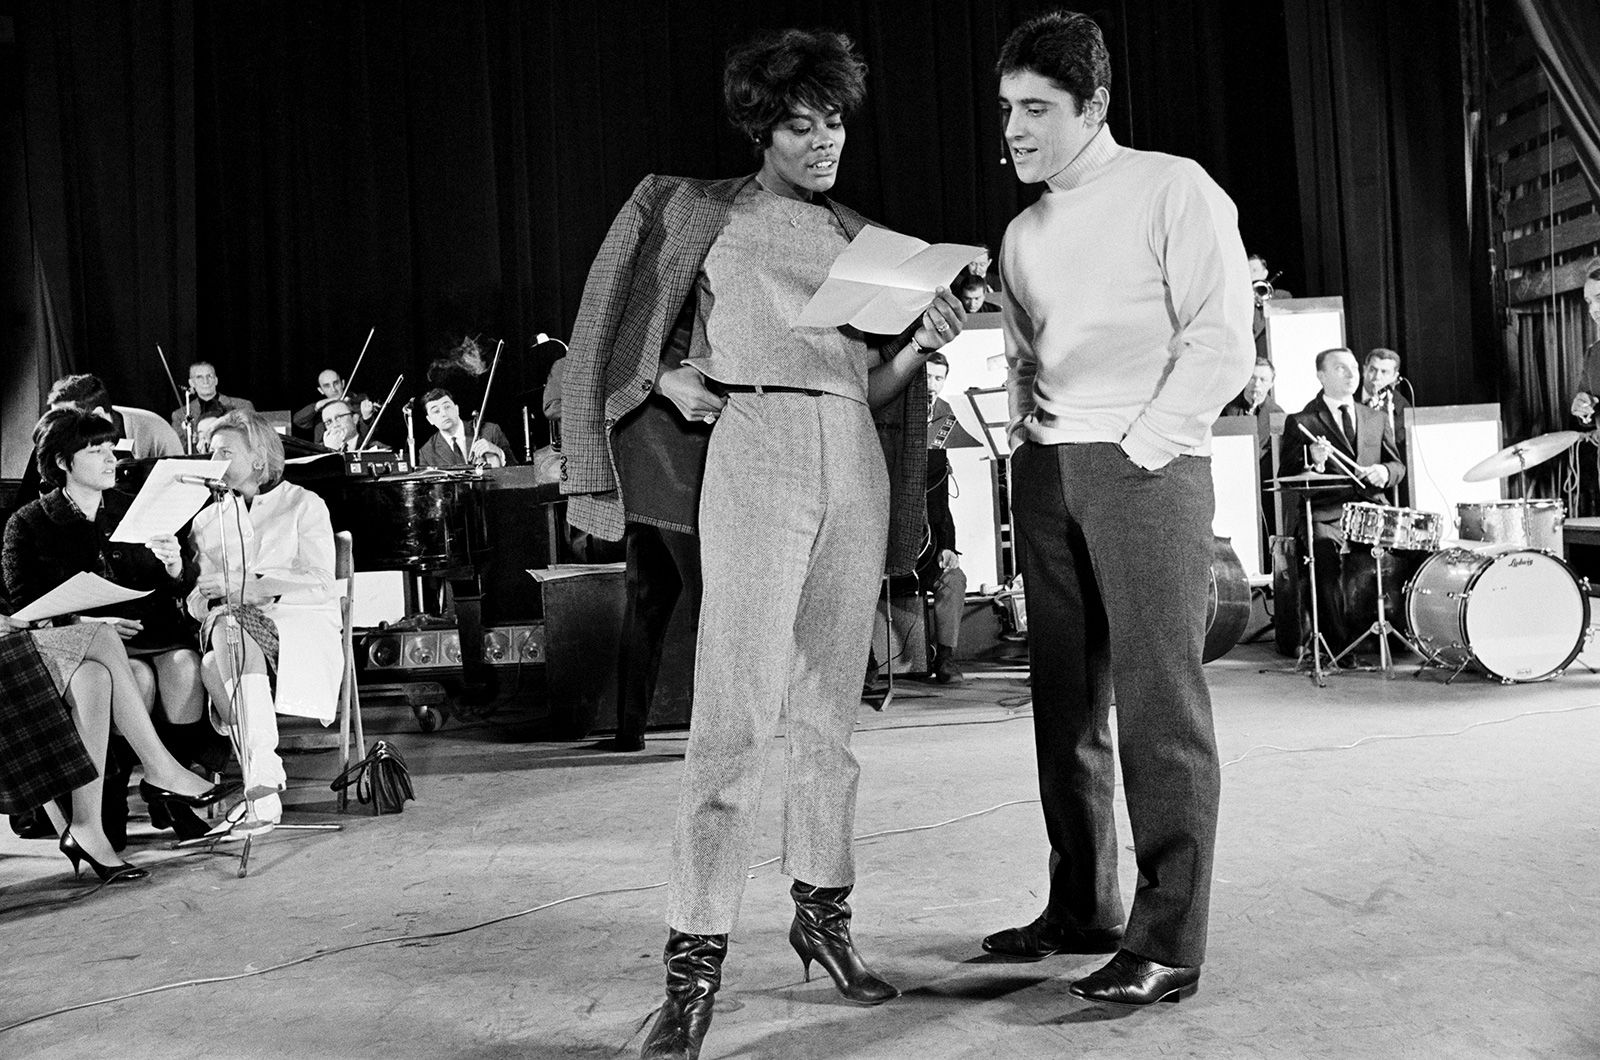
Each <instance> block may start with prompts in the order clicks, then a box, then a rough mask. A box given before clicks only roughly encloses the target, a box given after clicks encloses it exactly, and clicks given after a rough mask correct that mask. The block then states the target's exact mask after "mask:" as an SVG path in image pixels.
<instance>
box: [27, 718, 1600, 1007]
mask: <svg viewBox="0 0 1600 1060" xmlns="http://www.w3.org/2000/svg"><path fill="white" fill-rule="evenodd" d="M1597 709H1600V704H1589V705H1587V706H1578V707H1563V708H1558V709H1551V710H1528V711H1523V712H1522V713H1520V714H1513V715H1511V716H1510V717H1505V718H1490V719H1487V720H1485V721H1475V722H1473V723H1472V724H1470V725H1465V726H1463V727H1461V728H1459V729H1454V730H1451V731H1448V732H1421V733H1382V734H1377V735H1373V736H1363V737H1361V738H1360V739H1359V740H1355V741H1354V742H1352V743H1348V744H1331V745H1326V746H1319V747H1279V746H1277V745H1274V744H1258V745H1256V746H1254V747H1251V748H1249V749H1247V750H1246V751H1245V752H1244V753H1243V754H1241V755H1238V756H1236V757H1234V758H1231V759H1229V760H1228V761H1226V762H1223V763H1222V764H1221V766H1220V768H1223V769H1226V768H1227V767H1228V766H1231V765H1236V764H1238V763H1240V762H1243V761H1244V760H1245V759H1247V758H1250V757H1252V756H1254V755H1255V752H1256V751H1263V750H1270V751H1276V752H1278V753H1280V754H1316V753H1323V752H1329V751H1348V750H1352V749H1354V748H1356V747H1360V746H1361V745H1362V744H1366V743H1374V742H1377V741H1380V740H1418V739H1438V738H1448V737H1452V736H1460V735H1462V734H1463V733H1466V732H1470V731H1471V730H1473V729H1477V728H1481V727H1483V726H1486V725H1504V724H1506V723H1508V722H1513V721H1519V720H1521V719H1523V718H1531V717H1538V716H1541V715H1551V714H1571V713H1574V712H1577V711H1585V710H1597ZM1017 716H1021V715H1017ZM1009 720H1012V719H1011V718H997V719H989V721H985V722H952V723H948V724H958V725H960V724H989V723H991V722H994V721H1009ZM920 727H924V726H890V728H920ZM869 731H877V730H869ZM1257 757H1259V756H1257ZM1119 786H1120V784H1119ZM1038 801H1039V800H1038V799H1037V798H1032V799H1011V800H1008V801H1006V802H1001V803H996V804H995V805H993V806H990V807H987V808H985V809H982V810H974V811H972V812H970V813H964V814H961V815H959V816H956V817H951V818H948V819H946V820H943V821H935V822H933V823H931V824H921V825H910V826H908V827H904V828H886V829H883V830H881V831H877V832H866V833H863V834H862V835H858V836H856V837H854V840H853V842H856V843H860V842H863V841H865V840H868V839H878V838H881V837H884V836H892V835H909V834H911V833H914V832H926V831H931V830H932V829H935V828H944V827H946V826H948V825H952V824H958V823H960V822H962V821H970V820H972V819H973V818H975V817H983V816H985V815H987V814H991V813H994V812H996V811H998V810H1003V809H1007V808H1009V807H1012V806H1028V805H1032V804H1034V803H1037V802H1038ZM780 860H782V858H781V856H778V857H771V858H767V859H765V860H763V861H758V862H756V863H755V864H754V865H751V866H750V867H749V869H748V870H747V871H750V872H754V871H755V870H756V869H761V868H766V867H767V866H769V865H774V864H776V863H777V862H778V861H780ZM666 885H667V881H665V880H662V881H661V882H660V883H649V884H640V885H637V886H633V887H608V888H605V889H604V890H598V891H586V892H584V893H582V894H571V895H567V896H566V897H564V898H557V899H554V900H552V901H549V902H544V903H542V904H540V905H536V906H531V907H530V908H527V909H522V910H518V911H517V912H515V913H506V914H504V915H503V916H497V917H492V918H490V919H488V920H482V921H479V922H477V923H473V924H467V925H464V926H462V927H458V928H449V929H446V930H442V931H430V932H425V933H423V934H421V935H390V936H388V937H386V938H381V939H368V940H367V941H365V942H353V943H350V944H349V945H345V946H335V947H333V948H331V949H325V950H316V951H314V952H312V953H308V954H306V955H304V956H302V957H296V958H294V959H292V960H287V961H282V962H280V963H278V964H273V965H268V966H267V967H265V968H253V969H251V970H250V971H248V972H237V973H235V974H233V975H217V976H208V977H206V978H201V979H184V980H181V981H178V982H173V983H162V984H159V985H157V986H152V987H146V988H145V989H143V990H134V991H130V992H129V993H126V994H117V995H115V996H113V997H104V998H97V999H95V1000H93V1001H83V1002H80V1003H78V1004H75V1005H65V1006H63V1007H61V1008H58V1009H52V1010H50V1011H48V1012H41V1013H38V1014H36V1015H33V1016H28V1017H26V1018H24V1019H20V1020H16V1021H14V1022H12V1023H7V1024H3V1025H0V1034H4V1033H5V1032H6V1031H11V1030H16V1029H17V1028H18V1027H25V1026H27V1025H28V1024H30V1023H38V1022H39V1021H41V1020H46V1019H50V1018H52V1017H55V1016H63V1015H66V1014H67V1013H69V1012H81V1011H83V1010H85V1009H91V1008H97V1007H99V1006H101V1005H110V1004H114V1003H116V1002H118V1001H128V1000H132V999H133V998H139V997H148V996H150V995H151V994H160V993H165V992H167V991H170V990H180V989H183V988H185V987H191V986H207V985H210V984H213V983H232V982H238V981H239V980H242V979H250V978H253V977H255V976H258V975H265V974H267V973H268V972H277V971H282V970H283V969H285V968H293V967H295V966H296V965H301V964H307V963H309V962H311V961H314V960H317V959H319V958H322V957H332V956H335V955H336V954H340V953H351V952H353V951H355V950H362V949H368V948H370V947H373V946H384V945H389V944H391V943H408V942H421V941H425V940H427V939H443V938H450V937H451V936H454V935H464V934H466V933H468V932H471V931H477V930H478V929H479V928H486V927H492V926H494V925H495V924H504V923H506V922H508V921H511V920H516V919H518V918H520V917H525V916H529V915H530V914H533V913H539V912H543V911H544V910H546V909H554V908H555V907H556V906H558V905H566V904H567V903H568V902H576V901H581V900H583V899H587V898H601V897H605V896H607V895H613V894H632V893H637V892H641V891H654V890H659V889H660V888H662V887H665V886H666ZM98 890H99V888H95V889H94V890H92V891H89V892H88V893H90V894H93V893H95V891H98Z"/></svg>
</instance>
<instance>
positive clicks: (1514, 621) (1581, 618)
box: [1406, 545, 1589, 683]
mask: <svg viewBox="0 0 1600 1060" xmlns="http://www.w3.org/2000/svg"><path fill="white" fill-rule="evenodd" d="M1406 618H1407V620H1408V624H1409V625H1410V627H1411V633H1412V635H1413V636H1414V637H1415V638H1416V639H1417V642H1418V644H1419V646H1420V647H1421V648H1422V651H1423V653H1424V654H1425V655H1427V656H1428V658H1429V659H1431V660H1432V661H1434V662H1438V663H1443V664H1446V665H1449V666H1455V667H1463V666H1466V665H1467V664H1468V663H1477V664H1478V666H1479V667H1481V668H1482V669H1483V671H1484V672H1485V673H1487V674H1488V675H1489V676H1490V677H1495V678H1498V679H1500V680H1501V681H1505V682H1508V683H1509V682H1512V681H1542V680H1544V679H1545V678H1547V677H1553V676H1555V675H1556V674H1559V673H1560V672H1561V671H1562V670H1565V669H1566V668H1567V666H1568V665H1570V664H1571V662H1572V660H1573V659H1575V658H1577V655H1578V651H1579V650H1580V649H1581V648H1582V647H1583V640H1584V634H1585V632H1586V631H1587V630H1588V626H1589V597H1588V595H1587V594H1585V592H1584V591H1583V586H1582V585H1581V584H1580V583H1579V581H1578V579H1577V578H1576V577H1575V576H1574V575H1573V573H1572V569H1571V568H1570V567H1568V566H1567V565H1566V563H1565V562H1564V561H1562V560H1560V559H1557V558H1556V557H1555V556H1552V555H1550V554H1549V553H1546V552H1541V551H1539V550H1537V549H1528V548H1517V547H1516V546H1514V545H1504V546H1497V547H1480V548H1476V549H1465V548H1447V549H1445V550H1444V551H1443V552H1435V553H1434V554H1433V555H1431V556H1429V557H1428V558H1427V560H1426V561H1425V562H1424V563H1423V564H1422V566H1421V568H1420V569H1418V571H1417V576H1416V577H1415V578H1413V579H1412V580H1411V583H1410V584H1409V585H1407V586H1406Z"/></svg>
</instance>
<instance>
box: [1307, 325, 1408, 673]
mask: <svg viewBox="0 0 1600 1060" xmlns="http://www.w3.org/2000/svg"><path fill="white" fill-rule="evenodd" d="M1316 366H1317V381H1318V382H1320V383H1321V384H1322V391H1321V392H1320V393H1319V394H1317V396H1316V397H1314V398H1312V399H1311V401H1310V402H1309V403H1307V405H1306V407H1305V408H1303V409H1301V410H1300V411H1299V412H1296V413H1293V414H1291V415H1290V416H1289V418H1288V419H1287V420H1285V421H1284V427H1283V456H1282V463H1281V466H1280V468H1279V473H1280V474H1282V475H1298V474H1301V473H1302V472H1304V471H1306V470H1307V469H1308V468H1309V469H1311V470H1314V471H1319V472H1335V473H1337V472H1339V471H1340V468H1339V467H1337V466H1331V465H1332V462H1333V454H1332V452H1331V450H1333V449H1337V450H1338V451H1339V452H1340V453H1341V454H1343V455H1344V456H1345V457H1347V458H1348V459H1349V460H1350V461H1352V462H1353V463H1354V464H1355V474H1356V475H1357V476H1359V477H1360V479H1361V480H1362V483H1361V484H1360V485H1357V484H1356V483H1355V482H1351V483H1350V485H1349V487H1348V488H1346V489H1328V490H1319V491H1318V492H1317V493H1315V494H1313V495H1312V499H1311V500H1312V503H1311V519H1312V540H1313V546H1312V547H1313V548H1315V549H1316V559H1317V586H1316V591H1317V607H1318V612H1319V616H1320V618H1321V625H1322V627H1323V632H1324V633H1325V634H1326V635H1327V636H1328V642H1329V644H1330V645H1332V647H1333V650H1334V651H1335V652H1336V653H1337V652H1340V651H1342V650H1343V649H1344V647H1345V646H1346V645H1347V644H1349V643H1351V642H1352V641H1354V640H1355V639H1356V637H1357V636H1358V635H1359V634H1360V632H1361V629H1362V628H1363V627H1365V625H1366V621H1365V618H1366V616H1363V615H1346V614H1345V610H1346V609H1345V606H1344V594H1343V593H1342V592H1341V591H1340V586H1341V583H1342V579H1343V568H1344V557H1345V555H1346V551H1347V550H1346V542H1345V537H1344V529H1343V526H1342V520H1343V517H1344V506H1345V505H1346V504H1347V503H1351V502H1362V503H1369V504H1385V503H1387V497H1386V495H1385V493H1384V491H1385V490H1386V489H1389V488H1392V487H1394V486H1395V485H1397V484H1398V483H1399V482H1400V480H1401V478H1403V477H1404V476H1405V463H1404V462H1403V461H1402V460H1401V458H1400V452H1399V449H1398V448H1397V447H1396V446H1395V440H1394V430H1393V429H1392V428H1391V427H1390V425H1389V421H1388V419H1387V418H1386V417H1385V416H1384V414H1383V413H1381V412H1379V411H1378V410H1377V409H1374V408H1371V407H1369V406H1367V405H1363V404H1361V403H1360V402H1358V401H1356V399H1355V392H1356V385H1357V382H1358V381H1359V380H1360V378H1361V375H1360V371H1359V369H1357V367H1356V357H1355V354H1354V353H1352V352H1351V351H1350V350H1348V349H1345V348H1342V347H1338V348H1334V349H1329V350H1323V351H1322V352H1321V353H1319V354H1317V362H1316ZM1302 427H1303V428H1304V429H1305V430H1306V431H1309V432H1310V433H1311V434H1312V435H1313V436H1315V437H1316V438H1317V439H1318V441H1317V442H1312V443H1308V442H1307V439H1306V435H1305V433H1303V432H1302V430H1301V428H1302ZM1291 511H1292V512H1293V513H1294V514H1293V515H1289V516H1288V517H1287V518H1286V520H1285V521H1286V522H1288V523H1289V524H1290V526H1289V527H1288V528H1287V529H1288V532H1290V533H1293V534H1294V535H1295V536H1296V538H1297V540H1299V541H1300V542H1301V543H1302V545H1301V547H1304V544H1303V543H1304V540H1305V529H1304V527H1303V526H1301V525H1300V524H1301V523H1302V522H1303V521H1304V515H1303V513H1302V511H1301V508H1300V506H1299V505H1296V506H1295V507H1294V508H1292V509H1291ZM1302 599H1306V597H1302Z"/></svg>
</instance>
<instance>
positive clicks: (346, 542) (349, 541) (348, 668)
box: [278, 530, 367, 813]
mask: <svg viewBox="0 0 1600 1060" xmlns="http://www.w3.org/2000/svg"><path fill="white" fill-rule="evenodd" d="M333 557H334V558H333V576H334V578H336V579H337V580H338V581H339V582H340V583H341V585H340V591H341V593H342V598H341V599H340V601H339V646H340V649H341V650H342V651H343V653H344V673H343V676H342V677H341V678H340V681H339V701H338V710H339V734H338V735H337V736H335V735H334V734H333V733H332V732H329V731H326V730H322V729H320V728H319V729H318V730H316V731H305V732H290V733H280V735H279V737H278V746H279V747H280V748H282V749H284V750H292V751H315V750H320V749H322V748H326V747H334V746H337V747H338V748H339V772H340V773H343V772H344V771H345V770H346V769H347V768H349V766H350V762H351V754H350V737H351V735H352V732H351V729H352V726H353V727H354V736H355V749H356V757H359V756H360V755H361V754H363V753H365V752H364V751H363V748H365V747H366V746H367V734H366V730H365V728H363V726H362V724H361V688H360V686H359V685H358V684H357V682H356V655H355V635H354V631H353V628H352V624H351V623H352V619H351V616H352V615H354V614H355V606H356V571H355V539H354V538H353V537H352V536H351V534H350V531H348V530H341V531H339V532H338V533H337V534H335V535H333ZM280 724H282V719H280ZM335 740H337V741H338V742H337V743H335V742H334V741H335ZM349 805H350V792H349V789H348V788H341V789H340V790H339V812H340V813H344V812H345V811H346V810H347V809H348V808H349Z"/></svg>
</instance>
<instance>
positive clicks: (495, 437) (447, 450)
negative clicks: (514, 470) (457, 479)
mask: <svg viewBox="0 0 1600 1060" xmlns="http://www.w3.org/2000/svg"><path fill="white" fill-rule="evenodd" d="M422 407H423V410H424V411H425V412H426V413H427V415H428V422H429V423H430V424H432V425H433V428H434V432H435V433H434V435H433V437H432V438H429V439H428V440H427V441H425V442H423V443H422V448H420V449H418V450H417V466H419V467H466V466H467V465H468V464H471V463H474V462H476V461H482V462H483V463H484V465H485V466H487V467H505V466H506V465H507V464H509V463H511V455H510V454H511V451H512V450H511V442H510V440H509V439H507V438H506V433H505V432H504V431H502V430H501V429H500V428H499V426H498V425H496V424H493V423H490V422H489V421H488V420H484V421H482V422H481V423H479V424H478V431H477V436H476V437H475V438H474V437H472V429H471V425H470V424H468V423H466V422H465V421H464V420H462V418H461V410H460V409H459V408H457V407H456V399H455V397H454V396H452V395H451V393H450V391H448V390H445V389H443V388H442V387H435V388H433V389H432V390H430V391H428V392H427V393H426V394H424V395H423V397H422Z"/></svg>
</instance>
